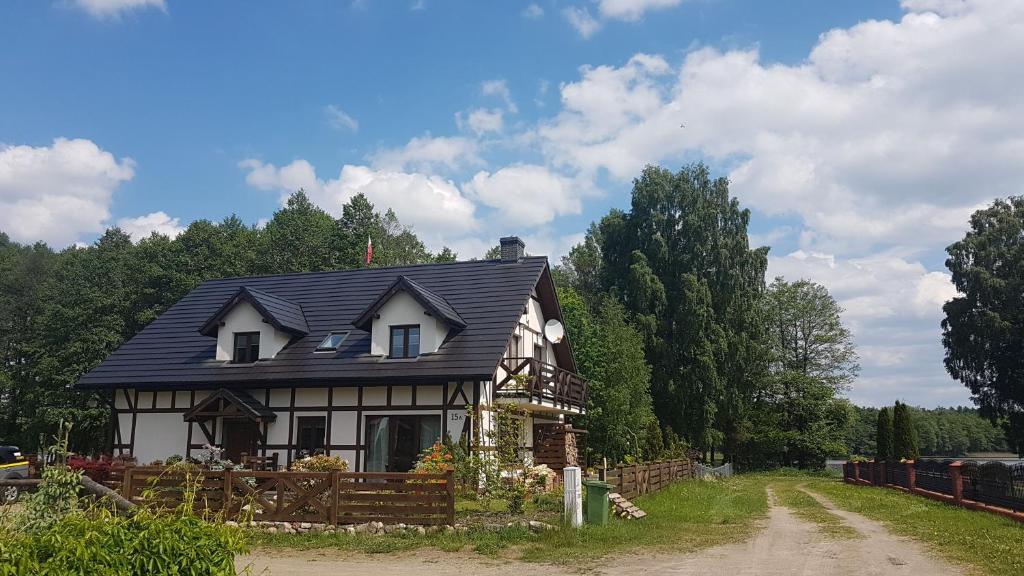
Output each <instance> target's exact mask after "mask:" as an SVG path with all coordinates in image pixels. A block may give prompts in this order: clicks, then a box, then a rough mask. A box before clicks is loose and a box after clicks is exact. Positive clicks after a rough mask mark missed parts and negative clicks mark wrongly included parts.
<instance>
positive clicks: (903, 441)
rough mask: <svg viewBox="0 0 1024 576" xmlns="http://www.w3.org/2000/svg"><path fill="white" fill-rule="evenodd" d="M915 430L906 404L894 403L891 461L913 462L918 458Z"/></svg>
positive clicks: (918, 451) (918, 450)
mask: <svg viewBox="0 0 1024 576" xmlns="http://www.w3.org/2000/svg"><path fill="white" fill-rule="evenodd" d="M918 446H919V444H918V439H917V429H916V428H915V427H914V420H913V418H912V417H911V415H910V410H909V409H908V407H907V405H906V404H903V403H902V402H900V401H898V400H897V401H896V405H895V406H894V407H893V409H892V459H893V460H899V459H906V460H914V459H916V458H918V457H919V456H920V449H919V448H918Z"/></svg>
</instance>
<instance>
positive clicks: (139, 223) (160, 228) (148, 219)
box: [117, 211, 185, 242]
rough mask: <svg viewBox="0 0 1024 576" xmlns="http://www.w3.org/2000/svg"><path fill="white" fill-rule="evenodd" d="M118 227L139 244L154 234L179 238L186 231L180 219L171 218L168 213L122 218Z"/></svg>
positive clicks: (161, 212) (118, 222)
mask: <svg viewBox="0 0 1024 576" xmlns="http://www.w3.org/2000/svg"><path fill="white" fill-rule="evenodd" d="M117 227H118V228H120V229H121V230H123V231H124V232H125V233H126V234H128V235H129V236H131V237H132V240H135V241H136V242H138V241H139V240H142V239H143V238H148V237H149V236H150V235H152V234H153V232H156V233H158V234H163V235H164V236H167V237H169V238H177V237H178V234H181V233H182V232H184V231H185V227H184V226H182V225H181V219H180V218H171V217H170V216H168V215H167V213H166V212H163V211H160V212H152V213H150V214H146V215H145V216H137V217H135V218H121V219H120V220H118V221H117Z"/></svg>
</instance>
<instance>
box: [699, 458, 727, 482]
mask: <svg viewBox="0 0 1024 576" xmlns="http://www.w3.org/2000/svg"><path fill="white" fill-rule="evenodd" d="M693 472H694V475H695V476H696V477H697V478H701V479H703V478H727V477H729V476H732V462H726V463H725V464H722V465H721V466H718V467H716V468H712V467H711V466H705V465H703V464H701V463H700V462H694V463H693Z"/></svg>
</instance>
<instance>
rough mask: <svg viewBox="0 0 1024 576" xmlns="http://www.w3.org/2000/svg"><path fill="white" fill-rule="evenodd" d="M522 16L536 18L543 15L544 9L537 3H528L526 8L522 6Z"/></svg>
mask: <svg viewBox="0 0 1024 576" xmlns="http://www.w3.org/2000/svg"><path fill="white" fill-rule="evenodd" d="M522 16H523V18H527V19H529V20H536V19H538V18H540V17H541V16H544V9H543V8H541V7H540V6H538V5H537V4H530V5H529V6H527V7H526V8H523V11H522Z"/></svg>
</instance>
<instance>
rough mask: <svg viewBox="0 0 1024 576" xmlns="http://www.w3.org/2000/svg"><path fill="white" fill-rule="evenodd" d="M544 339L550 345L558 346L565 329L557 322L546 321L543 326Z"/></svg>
mask: <svg viewBox="0 0 1024 576" xmlns="http://www.w3.org/2000/svg"><path fill="white" fill-rule="evenodd" d="M544 337H545V338H547V339H548V342H551V343H552V344H558V343H560V342H561V341H562V339H563V338H565V328H564V327H563V326H562V323H561V322H559V321H558V320H548V321H547V323H546V324H544Z"/></svg>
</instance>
